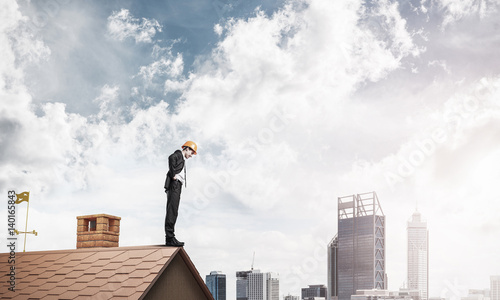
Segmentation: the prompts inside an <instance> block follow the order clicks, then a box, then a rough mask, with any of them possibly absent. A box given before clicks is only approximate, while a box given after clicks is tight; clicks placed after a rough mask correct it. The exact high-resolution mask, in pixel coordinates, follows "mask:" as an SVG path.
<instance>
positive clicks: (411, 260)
mask: <svg viewBox="0 0 500 300" xmlns="http://www.w3.org/2000/svg"><path fill="white" fill-rule="evenodd" d="M407 231H408V288H409V289H410V290H418V291H420V297H421V300H427V299H428V297H429V231H428V230H427V223H426V222H423V221H422V218H421V216H420V213H419V212H418V211H416V212H414V213H413V215H412V219H411V221H409V222H408V227H407Z"/></svg>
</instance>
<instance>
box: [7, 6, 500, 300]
mask: <svg viewBox="0 0 500 300" xmlns="http://www.w3.org/2000/svg"><path fill="white" fill-rule="evenodd" d="M0 5H1V9H0V14H1V15H0V17H1V19H2V20H4V21H3V22H2V24H0V57H1V58H0V74H1V77H0V97H1V98H0V99H1V102H0V113H1V114H0V126H1V131H0V155H1V156H0V164H1V169H0V190H1V192H2V193H4V194H6V193H7V190H9V189H15V190H16V191H19V192H21V191H25V190H29V191H30V192H31V204H30V219H29V227H33V229H36V230H37V231H38V232H39V235H38V236H37V237H29V240H28V247H27V248H28V250H29V251H37V250H52V249H71V248H74V247H75V243H76V234H75V233H76V230H75V229H76V216H79V215H87V214H95V213H107V214H111V215H116V216H120V217H122V231H121V237H120V245H122V246H130V245H150V244H161V243H163V241H164V238H163V237H164V235H163V234H164V233H163V220H164V211H165V201H166V198H165V195H164V193H163V190H162V185H163V180H164V176H165V172H166V169H167V157H168V155H169V154H170V153H172V152H173V151H174V150H175V149H177V148H179V147H180V146H181V145H182V144H183V143H184V142H185V141H186V140H194V141H196V142H197V143H198V147H199V151H198V152H199V155H197V156H196V157H195V158H193V159H190V160H189V161H188V177H189V185H188V188H187V189H185V190H184V191H183V195H182V200H181V201H182V203H181V208H180V209H181V211H180V216H179V220H178V227H177V234H178V237H179V239H180V240H183V241H185V242H186V247H185V248H186V250H187V252H188V253H189V254H190V256H191V258H192V259H193V261H194V262H195V264H196V265H197V267H198V269H199V271H200V273H201V274H202V275H204V274H209V272H210V271H212V270H220V271H223V272H225V273H226V274H227V275H228V299H234V297H235V284H234V276H235V272H236V271H239V270H247V269H249V268H250V265H251V260H252V256H253V252H255V253H256V254H255V267H256V268H259V269H261V270H262V271H272V272H277V273H279V274H280V278H281V281H280V284H281V285H280V292H281V294H282V295H283V294H288V293H291V294H293V295H299V294H300V288H302V287H306V286H307V285H309V284H326V245H327V244H328V242H329V241H330V240H331V238H333V236H334V235H335V234H336V224H337V219H336V214H337V204H336V203H337V197H341V196H346V195H352V194H357V193H364V192H370V191H375V192H377V194H378V197H379V200H380V202H381V205H382V208H383V211H384V213H385V215H386V217H387V231H386V235H387V236H386V239H387V247H388V248H387V266H386V267H387V272H388V276H389V288H390V289H392V290H396V289H398V288H399V287H400V286H402V285H403V284H404V281H405V280H406V279H405V276H406V275H405V274H406V254H405V251H406V222H407V221H408V220H409V218H410V217H411V215H412V213H413V212H414V210H415V207H416V205H417V203H418V209H419V211H420V212H421V213H422V216H423V218H424V219H426V220H427V221H428V224H429V230H430V237H431V240H430V249H431V260H430V273H431V278H430V295H431V296H433V297H439V296H441V297H445V298H449V299H456V297H457V295H456V294H454V293H453V292H451V290H452V287H456V289H453V290H457V289H458V290H459V291H460V293H461V294H462V295H464V294H466V292H467V288H487V287H488V286H489V275H494V274H498V272H499V268H500V265H499V264H498V263H497V262H496V260H495V257H496V256H497V253H498V252H499V251H500V244H499V242H498V241H497V240H498V239H497V238H496V237H497V236H498V234H499V233H500V232H499V231H500V221H499V219H498V216H497V214H496V212H497V211H498V209H500V206H499V204H498V203H500V202H498V201H496V200H497V198H498V196H497V194H498V193H497V191H496V185H497V182H498V180H499V179H500V172H499V171H498V170H499V169H500V168H499V162H500V148H499V147H498V140H499V136H500V132H499V128H500V127H499V126H498V125H499V121H500V105H499V102H498V99H499V92H500V78H499V72H500V58H499V56H498V54H497V52H498V48H499V46H500V45H499V44H500V34H499V30H498V29H499V23H498V18H497V15H498V12H499V10H498V9H499V5H500V3H499V2H498V1H464V0H460V1H458V0H440V1H401V2H398V1H388V0H386V1H378V2H377V3H372V2H363V1H326V0H325V1H323V0H309V1H287V2H282V1H280V2H274V1H233V2H229V1H226V0H220V1H183V2H179V1H163V2H159V1H158V2H153V1H148V2H144V1H141V2H139V1H135V2H132V1H126V2H124V1H109V2H106V3H101V1H85V2H81V1H62V0H61V1H52V2H43V3H42V2H30V1H19V2H15V1H4V2H2V4H0ZM23 209H24V208H23V207H21V208H20V209H19V211H20V212H22V211H23ZM0 210H1V211H2V213H1V214H3V215H6V211H5V208H3V207H2V208H0ZM23 218H24V217H23V216H22V214H21V216H20V221H19V222H20V223H22V222H23ZM52 220H57V221H52ZM29 229H31V228H29ZM1 232H2V233H1V235H0V240H2V241H1V243H3V242H4V241H5V231H1ZM2 237H3V238H2ZM464 241H467V242H466V243H464ZM485 241H487V242H485ZM0 246H1V245H0ZM322 251H323V253H324V255H322V254H321V253H322ZM479 253H480V254H481V255H476V254H479ZM464 257H470V259H466V260H464V259H463V258H464ZM454 297H455V298H454Z"/></svg>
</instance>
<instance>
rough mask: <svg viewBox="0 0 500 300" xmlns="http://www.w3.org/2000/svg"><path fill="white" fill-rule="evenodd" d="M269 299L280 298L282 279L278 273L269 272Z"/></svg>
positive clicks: (277, 299)
mask: <svg viewBox="0 0 500 300" xmlns="http://www.w3.org/2000/svg"><path fill="white" fill-rule="evenodd" d="M267 274H268V275H267V300H279V298H280V280H279V277H278V275H277V274H276V273H267Z"/></svg>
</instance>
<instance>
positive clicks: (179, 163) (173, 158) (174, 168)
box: [164, 150, 184, 192]
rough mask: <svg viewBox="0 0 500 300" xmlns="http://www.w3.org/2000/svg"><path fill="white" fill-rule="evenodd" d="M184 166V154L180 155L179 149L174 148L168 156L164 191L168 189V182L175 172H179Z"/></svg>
mask: <svg viewBox="0 0 500 300" xmlns="http://www.w3.org/2000/svg"><path fill="white" fill-rule="evenodd" d="M183 168H184V155H182V151H181V150H175V152H174V153H172V154H171V155H170V156H169V157H168V172H167V178H166V179H165V185H164V187H165V192H167V191H168V189H169V187H170V182H171V181H172V180H173V178H174V177H175V175H176V174H179V173H180V172H181V171H182V169H183Z"/></svg>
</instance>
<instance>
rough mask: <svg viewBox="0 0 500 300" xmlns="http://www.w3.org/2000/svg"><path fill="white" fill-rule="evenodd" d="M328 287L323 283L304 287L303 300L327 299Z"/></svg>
mask: <svg viewBox="0 0 500 300" xmlns="http://www.w3.org/2000/svg"><path fill="white" fill-rule="evenodd" d="M326 294H327V287H326V286H325V285H323V284H317V285H309V287H306V288H302V300H320V299H322V300H326Z"/></svg>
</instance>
